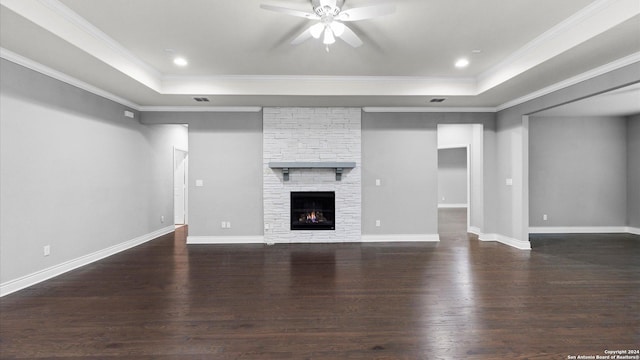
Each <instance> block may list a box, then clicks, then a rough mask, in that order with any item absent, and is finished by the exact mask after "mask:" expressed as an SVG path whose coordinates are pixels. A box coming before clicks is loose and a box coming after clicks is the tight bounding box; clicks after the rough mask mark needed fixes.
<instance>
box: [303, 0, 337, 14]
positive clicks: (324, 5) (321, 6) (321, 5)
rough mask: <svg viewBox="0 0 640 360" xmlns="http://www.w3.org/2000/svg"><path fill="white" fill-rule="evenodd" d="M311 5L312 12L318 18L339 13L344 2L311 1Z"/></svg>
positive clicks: (328, 0)
mask: <svg viewBox="0 0 640 360" xmlns="http://www.w3.org/2000/svg"><path fill="white" fill-rule="evenodd" d="M334 3H335V5H334ZM311 5H312V6H313V11H314V12H315V13H316V14H317V15H318V16H320V17H323V16H327V15H331V16H336V15H338V13H340V10H341V9H342V5H344V0H335V1H332V0H311Z"/></svg>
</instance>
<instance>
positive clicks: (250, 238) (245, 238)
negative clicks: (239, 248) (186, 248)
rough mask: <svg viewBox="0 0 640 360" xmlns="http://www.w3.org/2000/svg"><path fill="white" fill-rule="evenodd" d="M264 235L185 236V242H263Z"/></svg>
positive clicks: (191, 243) (190, 243)
mask: <svg viewBox="0 0 640 360" xmlns="http://www.w3.org/2000/svg"><path fill="white" fill-rule="evenodd" d="M263 243H264V236H262V235H259V236H187V244H189V245H193V244H263Z"/></svg>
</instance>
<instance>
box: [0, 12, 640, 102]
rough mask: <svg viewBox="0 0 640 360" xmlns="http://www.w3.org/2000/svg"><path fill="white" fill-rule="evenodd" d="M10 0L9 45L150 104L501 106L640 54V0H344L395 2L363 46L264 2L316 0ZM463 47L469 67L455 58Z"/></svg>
mask: <svg viewBox="0 0 640 360" xmlns="http://www.w3.org/2000/svg"><path fill="white" fill-rule="evenodd" d="M0 3H1V4H2V7H1V13H0V46H1V47H2V57H3V58H6V59H9V60H12V61H15V62H18V63H22V64H25V65H28V66H31V67H36V68H38V69H39V70H40V71H42V72H45V73H49V74H57V75H59V77H69V78H73V79H74V80H73V81H77V82H82V83H84V84H86V87H95V88H96V89H100V90H97V91H99V92H100V91H101V92H103V93H104V94H107V95H108V96H111V97H112V98H116V99H122V100H124V101H125V102H127V103H128V104H130V105H131V106H132V107H136V108H141V109H145V108H152V107H159V106H201V105H202V104H198V103H196V102H194V100H193V99H192V97H193V96H194V95H198V96H207V97H209V98H210V99H211V102H210V103H206V104H205V106H367V107H392V106H403V107H474V108H493V109H495V108H496V107H500V106H504V105H505V104H509V103H512V102H513V101H517V99H520V98H523V97H527V96H530V95H531V94H536V93H540V92H541V91H545V89H549V87H551V86H558V84H570V83H571V82H572V81H573V82H575V81H578V80H576V79H583V78H584V75H585V73H586V74H592V75H597V74H598V73H601V72H604V71H609V70H611V69H614V68H616V67H621V66H624V65H628V64H630V63H632V62H637V61H640V1H638V0H596V1H593V0H562V1H555V0H467V1H451V0H395V1H394V0H346V2H345V8H353V7H360V6H368V5H375V4H379V3H392V4H394V5H395V6H396V12H395V13H394V14H392V15H389V16H385V17H381V18H375V19H371V20H364V21H360V22H355V23H351V24H353V25H352V28H353V30H354V31H355V32H356V33H357V34H358V35H359V36H360V37H361V38H362V39H363V41H364V45H363V46H362V47H359V48H352V47H350V46H348V45H347V44H345V43H343V42H341V41H340V40H338V42H337V43H336V44H334V45H332V46H331V47H330V51H329V52H326V51H325V49H324V47H323V45H322V44H321V42H320V41H317V40H315V41H314V39H311V40H309V41H307V42H305V43H303V44H301V45H298V46H292V45H290V44H289V42H290V41H291V39H293V38H294V37H295V36H297V34H299V33H300V32H301V31H303V30H304V29H305V28H306V27H307V26H308V25H309V24H310V22H309V20H306V19H302V18H296V17H291V16H286V15H283V14H279V13H275V12H270V11H266V10H262V9H260V7H259V5H260V4H261V3H266V4H272V5H278V6H285V7H291V8H295V9H299V10H303V11H310V10H311V5H310V3H309V1H307V0H242V1H238V0H236V1H223V0H162V1H159V0H91V1H87V0H0ZM351 24H350V26H351ZM168 49H171V50H170V51H168ZM473 50H481V52H480V53H478V54H475V53H473V52H472V51H473ZM177 54H179V55H182V56H184V57H186V58H187V59H188V60H189V66H187V67H184V68H179V67H176V66H175V65H174V64H173V63H172V58H173V56H175V55H177ZM460 57H468V58H469V59H470V61H471V64H470V66H469V67H467V68H465V69H457V68H455V67H454V66H453V64H454V62H455V60H456V59H458V58H460ZM70 82H71V81H70ZM433 97H445V98H447V100H446V101H445V102H443V103H440V104H432V103H429V100H430V99H431V98H433Z"/></svg>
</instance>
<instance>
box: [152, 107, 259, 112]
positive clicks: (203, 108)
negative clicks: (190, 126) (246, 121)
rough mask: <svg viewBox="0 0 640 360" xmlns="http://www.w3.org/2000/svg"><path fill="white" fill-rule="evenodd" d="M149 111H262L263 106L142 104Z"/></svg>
mask: <svg viewBox="0 0 640 360" xmlns="http://www.w3.org/2000/svg"><path fill="white" fill-rule="evenodd" d="M140 111H147V112H154V111H155V112H260V111H262V106H140Z"/></svg>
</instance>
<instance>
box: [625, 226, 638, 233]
mask: <svg viewBox="0 0 640 360" xmlns="http://www.w3.org/2000/svg"><path fill="white" fill-rule="evenodd" d="M627 229H629V231H627V232H628V233H629V234H633V235H640V228H637V227H632V226H629V227H627Z"/></svg>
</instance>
